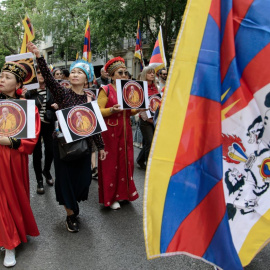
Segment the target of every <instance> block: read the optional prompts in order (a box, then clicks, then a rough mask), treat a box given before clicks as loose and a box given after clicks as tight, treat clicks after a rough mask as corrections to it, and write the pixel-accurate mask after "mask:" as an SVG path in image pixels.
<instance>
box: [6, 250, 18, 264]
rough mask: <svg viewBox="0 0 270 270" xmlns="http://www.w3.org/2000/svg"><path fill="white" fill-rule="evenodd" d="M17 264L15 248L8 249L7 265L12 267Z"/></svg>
mask: <svg viewBox="0 0 270 270" xmlns="http://www.w3.org/2000/svg"><path fill="white" fill-rule="evenodd" d="M15 264H16V259H15V248H14V249H6V255H5V259H4V266H5V267H12V266H14V265H15Z"/></svg>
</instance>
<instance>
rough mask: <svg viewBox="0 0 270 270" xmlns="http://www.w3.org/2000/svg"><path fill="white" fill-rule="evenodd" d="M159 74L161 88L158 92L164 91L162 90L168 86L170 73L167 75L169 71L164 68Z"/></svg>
mask: <svg viewBox="0 0 270 270" xmlns="http://www.w3.org/2000/svg"><path fill="white" fill-rule="evenodd" d="M158 74H159V86H158V90H159V92H160V91H161V90H162V88H163V87H164V86H165V84H166V80H167V75H168V73H167V70H166V69H165V68H162V69H160V70H159V72H158Z"/></svg>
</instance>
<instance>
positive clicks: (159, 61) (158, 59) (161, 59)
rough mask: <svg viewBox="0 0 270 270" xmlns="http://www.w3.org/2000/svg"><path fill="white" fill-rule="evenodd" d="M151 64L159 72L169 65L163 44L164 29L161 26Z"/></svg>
mask: <svg viewBox="0 0 270 270" xmlns="http://www.w3.org/2000/svg"><path fill="white" fill-rule="evenodd" d="M149 66H152V67H153V68H154V69H155V71H156V72H157V71H158V70H160V69H161V68H163V67H165V68H166V66H167V61H166V57H165V51H164V46H163V37H162V29H161V26H160V27H159V33H158V38H157V40H156V43H155V47H154V50H153V53H152V56H151V59H150V62H149Z"/></svg>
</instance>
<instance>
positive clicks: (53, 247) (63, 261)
mask: <svg viewBox="0 0 270 270" xmlns="http://www.w3.org/2000/svg"><path fill="white" fill-rule="evenodd" d="M138 151H139V150H138V148H135V156H137V154H138ZM29 168H30V178H31V180H30V181H31V205H32V208H33V211H34V215H35V217H36V221H37V224H38V227H39V230H40V236H39V237H36V238H32V237H29V238H28V239H29V242H28V243H26V244H21V245H20V246H19V247H18V248H17V249H16V250H17V265H16V266H15V267H14V269H22V270H28V269H29V270H36V269H38V270H39V269H42V270H43V269H44V270H45V269H46V270H51V269H53V270H58V269H59V270H62V269H65V270H73V269H78V270H81V269H102V270H103V269H104V270H107V269H108V270H122V269H131V270H133V269H155V270H156V269H166V270H167V269H169V270H170V269H183V270H189V269H196V270H200V269H204V270H208V269H211V270H213V267H211V266H209V265H208V264H206V263H204V262H202V261H199V260H195V259H192V258H190V257H187V256H174V257H168V258H159V259H155V260H151V261H148V260H147V259H146V253H145V246H144V237H143V226H142V218H143V208H142V203H143V188H144V173H145V172H144V171H142V170H140V169H138V168H135V175H134V179H135V180H136V186H137V189H138V192H139V194H140V198H139V199H138V200H137V201H135V202H132V203H128V204H124V205H122V208H121V209H120V210H118V211H113V210H110V209H105V208H104V207H102V206H101V205H99V203H98V193H97V189H98V185H97V182H96V181H93V182H92V184H91V187H90V193H89V199H88V201H85V202H82V203H80V209H81V214H80V221H81V225H80V232H79V233H76V234H72V233H69V232H68V231H67V230H66V227H65V217H66V216H65V211H64V209H63V207H61V206H59V205H58V204H57V203H56V201H55V193H54V188H53V187H49V186H47V185H45V189H46V193H45V195H38V194H36V182H35V177H34V171H33V166H32V161H31V159H30V164H29ZM53 175H54V172H53ZM269 251H270V250H269V246H268V247H266V248H265V249H264V250H263V251H262V252H261V253H260V254H259V255H258V256H257V257H256V258H255V259H254V260H253V262H252V263H251V265H250V266H249V267H246V268H245V269H246V270H269V269H270V259H269V256H268V254H269ZM0 255H1V256H0V257H1V259H0V269H2V268H3V269H4V266H3V265H2V262H3V258H4V252H0Z"/></svg>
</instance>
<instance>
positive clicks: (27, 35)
mask: <svg viewBox="0 0 270 270" xmlns="http://www.w3.org/2000/svg"><path fill="white" fill-rule="evenodd" d="M22 23H23V26H24V36H23V42H22V46H21V52H20V53H26V52H28V50H27V48H26V44H27V43H28V42H29V41H33V40H34V38H35V31H34V27H33V25H32V23H31V21H30V18H29V17H28V16H27V15H25V18H24V19H23V20H22Z"/></svg>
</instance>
